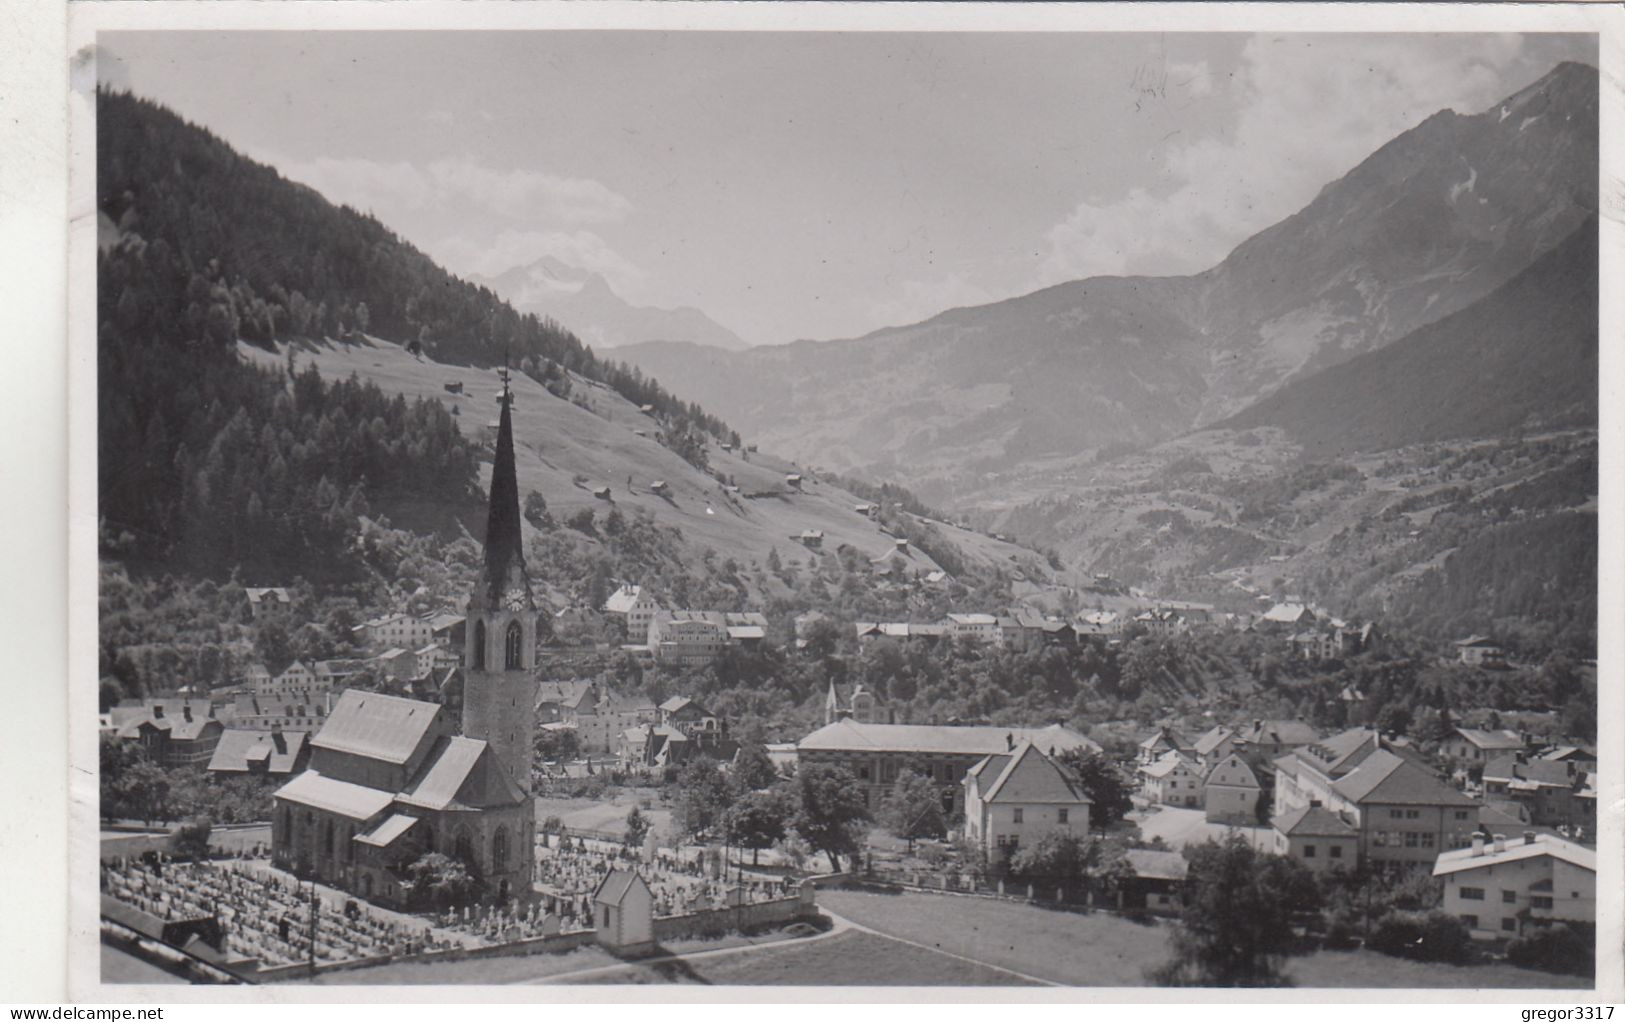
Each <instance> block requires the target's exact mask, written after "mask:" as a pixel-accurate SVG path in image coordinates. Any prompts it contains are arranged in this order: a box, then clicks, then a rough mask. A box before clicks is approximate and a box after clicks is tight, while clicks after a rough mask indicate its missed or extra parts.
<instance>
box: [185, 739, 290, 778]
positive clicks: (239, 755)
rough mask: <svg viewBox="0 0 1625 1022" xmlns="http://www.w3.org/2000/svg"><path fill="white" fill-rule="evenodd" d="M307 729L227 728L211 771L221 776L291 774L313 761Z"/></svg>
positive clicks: (218, 745) (211, 764) (217, 746)
mask: <svg viewBox="0 0 1625 1022" xmlns="http://www.w3.org/2000/svg"><path fill="white" fill-rule="evenodd" d="M305 738H306V735H305V732H303V731H282V730H272V731H248V730H244V729H242V728H226V729H225V730H223V731H221V732H220V741H219V743H218V744H216V745H215V747H214V753H213V755H211V756H210V757H209V766H208V771H209V773H211V774H219V775H240V776H268V777H288V776H291V775H293V774H297V773H300V772H301V771H303V770H304V769H305V766H306V764H307V763H309V761H310V746H309V745H308V744H307V743H306V741H305Z"/></svg>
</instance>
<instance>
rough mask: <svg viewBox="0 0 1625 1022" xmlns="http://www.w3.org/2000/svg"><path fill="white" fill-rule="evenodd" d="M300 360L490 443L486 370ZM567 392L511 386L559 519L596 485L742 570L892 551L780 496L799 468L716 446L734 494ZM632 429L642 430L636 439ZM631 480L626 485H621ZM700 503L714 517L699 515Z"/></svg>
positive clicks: (579, 383)
mask: <svg viewBox="0 0 1625 1022" xmlns="http://www.w3.org/2000/svg"><path fill="white" fill-rule="evenodd" d="M240 350H241V352H242V353H243V355H244V357H245V358H248V359H251V360H253V361H255V362H257V363H259V364H261V365H266V366H272V365H282V364H283V363H284V361H285V354H284V353H277V354H273V353H271V352H268V351H265V350H263V349H260V348H255V347H251V346H248V345H242V346H241V347H240ZM284 351H285V349H284ZM297 357H298V360H299V364H300V365H304V364H307V363H310V362H314V363H315V365H316V366H317V367H318V369H320V371H321V372H322V374H323V375H324V376H326V377H329V378H333V379H340V378H344V377H347V376H349V375H350V374H351V373H355V374H357V375H358V376H360V377H361V378H362V379H365V380H370V381H372V382H374V383H376V384H377V385H378V386H379V387H380V388H382V389H383V390H384V391H386V392H388V393H399V394H403V395H405V396H406V397H407V399H408V400H411V399H413V398H416V397H427V398H433V399H435V400H440V401H443V402H444V403H446V404H448V405H456V406H457V407H458V411H459V425H460V427H461V429H462V430H463V434H464V435H465V436H472V437H478V438H480V439H488V438H489V436H490V434H491V431H490V430H488V429H486V423H488V422H491V421H493V420H494V419H495V417H496V412H497V408H496V400H495V398H496V394H497V391H498V389H499V383H498V381H497V379H496V376H495V374H494V373H492V372H488V371H480V370H475V369H469V368H467V367H461V366H451V365H443V364H440V363H436V362H433V361H431V360H428V359H424V360H422V361H420V360H418V359H416V358H414V357H412V356H411V355H410V354H408V353H407V352H406V351H405V349H403V348H402V347H400V346H399V345H396V344H392V343H390V342H387V341H378V340H374V341H372V342H371V343H370V344H367V345H347V344H325V345H320V346H317V347H314V348H308V347H306V348H301V349H300V350H299V352H298V356H297ZM453 381H461V382H462V384H463V387H464V391H465V392H464V393H463V394H461V395H452V394H447V393H446V391H445V389H444V385H445V384H446V383H450V382H453ZM572 386H573V391H572V397H574V396H578V395H580V396H584V397H585V398H586V400H587V402H588V404H589V406H590V409H591V410H590V411H588V410H586V409H582V408H580V407H577V406H576V405H575V404H573V403H572V402H571V401H568V400H563V399H560V398H558V397H555V396H554V395H552V394H550V393H548V392H547V391H546V390H545V389H543V388H542V387H541V386H540V385H539V384H537V383H535V382H533V381H531V380H529V379H526V378H524V377H523V376H519V375H518V374H515V376H514V382H513V388H514V393H515V395H516V401H515V404H514V439H515V454H516V467H517V469H518V472H519V489H520V492H521V494H523V493H527V492H529V491H530V490H537V491H539V492H540V493H541V494H542V496H543V497H544V498H546V500H547V504H548V509H549V510H550V511H551V512H552V514H553V516H554V518H556V519H558V520H559V521H563V520H564V519H566V518H568V517H569V516H570V515H571V514H573V513H575V512H576V511H578V510H580V509H582V508H592V509H593V510H594V511H596V512H607V511H608V509H609V507H610V505H609V504H608V503H606V502H604V501H602V500H598V499H596V498H594V497H593V496H592V493H591V490H592V489H593V488H595V487H598V486H605V485H607V486H609V487H610V489H611V495H612V498H613V500H614V505H615V506H616V507H619V508H621V510H622V511H623V513H624V512H627V511H629V510H630V509H631V508H643V509H646V510H648V511H649V512H651V513H652V514H653V515H654V516H655V519H656V520H657V521H658V522H660V523H661V524H665V525H674V526H676V527H678V528H679V529H681V530H682V533H683V536H684V540H685V542H686V543H687V544H688V546H689V551H690V553H691V554H692V555H693V556H694V558H695V559H696V560H697V559H698V555H699V554H700V552H701V551H702V550H704V549H705V548H710V549H712V550H715V551H716V553H717V555H718V556H719V557H733V558H735V559H736V560H738V561H740V562H741V563H742V564H748V563H749V562H750V561H765V560H766V558H767V554H768V551H769V550H771V549H773V548H774V547H777V548H778V550H779V556H780V557H781V558H782V559H783V560H784V561H785V563H787V564H789V563H792V562H795V561H805V560H806V559H807V553H806V551H804V550H803V549H802V548H801V546H800V544H799V543H798V542H796V541H795V540H792V539H791V538H790V537H791V536H794V535H796V534H798V533H800V532H801V531H802V530H803V529H818V530H821V531H823V533H824V546H823V549H824V550H825V551H826V552H833V551H834V550H835V549H836V548H838V547H839V546H840V545H842V544H848V545H850V546H852V547H854V548H855V549H857V550H859V551H862V552H863V553H865V554H867V555H868V556H871V557H878V556H880V555H881V554H882V553H884V552H886V551H887V550H889V549H890V548H891V545H892V538H891V537H890V536H888V535H886V534H885V533H883V532H881V530H880V527H879V525H878V523H876V522H874V521H871V520H870V519H868V518H866V517H864V516H863V515H860V514H858V513H857V512H856V511H854V510H853V505H855V504H857V503H860V500H859V499H858V498H857V497H854V496H853V495H852V494H850V493H848V492H847V491H845V490H843V489H840V488H838V487H835V486H832V485H829V484H827V483H824V482H820V481H818V480H817V479H815V478H810V477H809V478H808V479H807V480H806V482H805V483H804V491H805V492H802V493H790V492H788V491H787V488H786V486H785V482H784V477H785V475H786V474H787V473H791V472H797V471H799V470H798V468H797V467H796V466H795V465H793V464H791V463H790V462H787V461H784V460H782V459H779V458H775V457H773V456H772V455H770V454H765V453H764V454H751V455H749V459H750V460H749V461H746V460H744V459H743V458H742V457H741V456H740V455H739V454H738V453H737V452H724V451H722V450H720V449H718V448H716V447H714V446H713V447H712V448H711V449H710V451H709V457H710V463H711V467H712V468H713V469H714V470H720V471H722V472H724V473H726V474H728V475H730V476H732V477H733V478H734V481H735V483H736V484H737V485H738V486H739V488H740V490H741V491H742V492H741V494H739V495H732V494H729V493H726V492H725V491H724V490H723V488H722V486H721V485H720V484H719V483H717V481H716V480H715V479H713V478H711V477H710V476H709V475H706V474H705V473H703V472H700V471H698V470H696V469H695V468H693V467H692V466H690V465H689V464H688V463H687V462H685V461H683V460H682V459H681V458H679V457H678V456H677V455H676V454H674V453H672V452H671V451H669V450H667V449H666V448H665V447H662V446H661V445H660V444H659V443H657V442H656V441H655V439H654V434H655V432H656V431H658V430H659V429H660V428H661V427H660V425H659V424H658V423H657V422H655V421H654V420H653V419H651V418H650V417H649V416H646V415H644V414H643V413H641V412H640V411H639V410H638V409H637V408H636V407H635V406H634V405H632V404H631V403H630V402H628V401H626V400H625V399H624V398H622V397H621V396H620V395H619V394H616V393H615V392H614V391H612V390H610V389H609V388H608V387H605V386H602V385H599V384H595V383H592V382H590V381H586V380H582V379H580V378H573V379H572ZM637 430H641V431H644V432H645V433H647V434H649V435H648V436H638V435H637V433H636V432H635V431H637ZM488 474H489V473H488V470H487V471H486V472H485V473H482V479H483V478H485V477H486V476H488ZM577 475H582V476H586V477H587V479H588V480H589V481H588V482H587V483H586V484H585V485H584V486H578V485H576V484H575V482H574V481H573V480H574V477H575V476H577ZM628 476H631V478H632V487H631V489H630V490H629V489H628V487H627V477H628ZM655 480H663V481H665V482H666V483H667V484H668V485H669V486H670V488H671V489H670V492H669V494H668V497H660V496H657V495H655V494H653V493H651V492H650V491H649V484H650V483H652V482H654V481H655ZM752 492H774V493H782V494H783V496H779V497H766V498H760V499H754V500H752V499H746V498H745V497H744V496H743V494H748V493H752ZM708 508H709V509H710V512H711V513H707V509H708ZM938 528H939V529H940V530H941V531H943V532H944V533H945V534H948V535H950V536H951V538H952V541H953V542H954V543H955V544H956V545H957V546H958V547H959V549H960V550H961V551H962V553H963V554H964V555H965V557H966V559H967V560H968V561H971V562H979V563H983V564H988V565H992V564H999V565H1003V566H1006V567H1008V566H1010V564H1011V561H1010V557H1011V555H1012V554H1013V555H1015V556H1016V557H1018V558H1020V559H1021V560H1022V561H1023V562H1027V563H1031V562H1034V561H1037V560H1038V558H1037V556H1036V555H1035V554H1033V553H1032V552H1031V551H1029V550H1026V549H1024V548H1021V547H1018V546H1015V545H1013V544H1009V543H1003V542H1000V541H997V540H994V539H992V538H990V537H988V536H984V535H981V534H979V533H975V532H969V531H966V530H960V529H955V528H953V527H951V526H939V527H938ZM910 556H911V567H912V568H917V569H919V570H927V571H928V570H931V569H934V568H936V567H937V565H936V563H935V562H934V561H932V560H931V559H930V558H929V557H927V556H926V555H925V554H924V553H923V552H921V551H918V550H916V551H913V552H912V554H911V555H910Z"/></svg>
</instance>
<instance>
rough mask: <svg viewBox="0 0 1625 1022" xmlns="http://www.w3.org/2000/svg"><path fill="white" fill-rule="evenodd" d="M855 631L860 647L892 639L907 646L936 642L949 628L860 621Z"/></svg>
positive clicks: (855, 625) (893, 622) (901, 622)
mask: <svg viewBox="0 0 1625 1022" xmlns="http://www.w3.org/2000/svg"><path fill="white" fill-rule="evenodd" d="M853 631H854V632H855V633H856V635H857V639H858V645H859V646H867V645H868V644H869V643H871V642H874V641H875V640H876V639H891V640H893V641H894V642H900V643H902V644H903V645H905V646H906V645H909V644H910V643H913V642H936V641H937V640H938V639H941V638H942V637H943V636H944V635H946V634H947V632H948V626H947V625H940V624H930V625H923V624H914V623H912V622H908V621H858V622H856V623H854V625H853Z"/></svg>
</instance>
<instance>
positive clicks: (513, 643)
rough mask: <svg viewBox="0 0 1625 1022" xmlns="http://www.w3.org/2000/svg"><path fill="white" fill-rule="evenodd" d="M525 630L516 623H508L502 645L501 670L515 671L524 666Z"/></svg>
mask: <svg viewBox="0 0 1625 1022" xmlns="http://www.w3.org/2000/svg"><path fill="white" fill-rule="evenodd" d="M524 648H525V629H524V628H523V627H521V626H520V624H519V622H518V621H510V622H508V634H507V636H506V637H505V639H504V641H503V643H502V649H503V668H504V669H505V670H509V671H517V670H519V669H520V668H521V667H523V666H524V652H523V651H524Z"/></svg>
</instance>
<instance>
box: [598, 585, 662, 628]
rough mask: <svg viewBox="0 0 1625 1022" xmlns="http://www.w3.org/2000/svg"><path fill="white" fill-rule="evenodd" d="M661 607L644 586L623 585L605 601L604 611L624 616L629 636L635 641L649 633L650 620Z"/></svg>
mask: <svg viewBox="0 0 1625 1022" xmlns="http://www.w3.org/2000/svg"><path fill="white" fill-rule="evenodd" d="M659 609H660V604H659V603H657V602H655V598H654V597H653V596H650V595H649V593H648V591H647V590H645V589H644V588H643V587H642V586H633V585H624V586H621V587H620V588H619V589H617V590H615V591H614V592H613V593H610V594H609V599H607V600H605V601H604V613H606V614H619V615H620V616H621V617H623V618H624V619H625V620H626V635H627V638H629V639H631V640H632V641H634V642H641V641H643V640H644V638H645V637H646V636H647V635H648V634H649V622H651V621H653V620H654V616H655V612H656V611H658V610H659Z"/></svg>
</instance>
